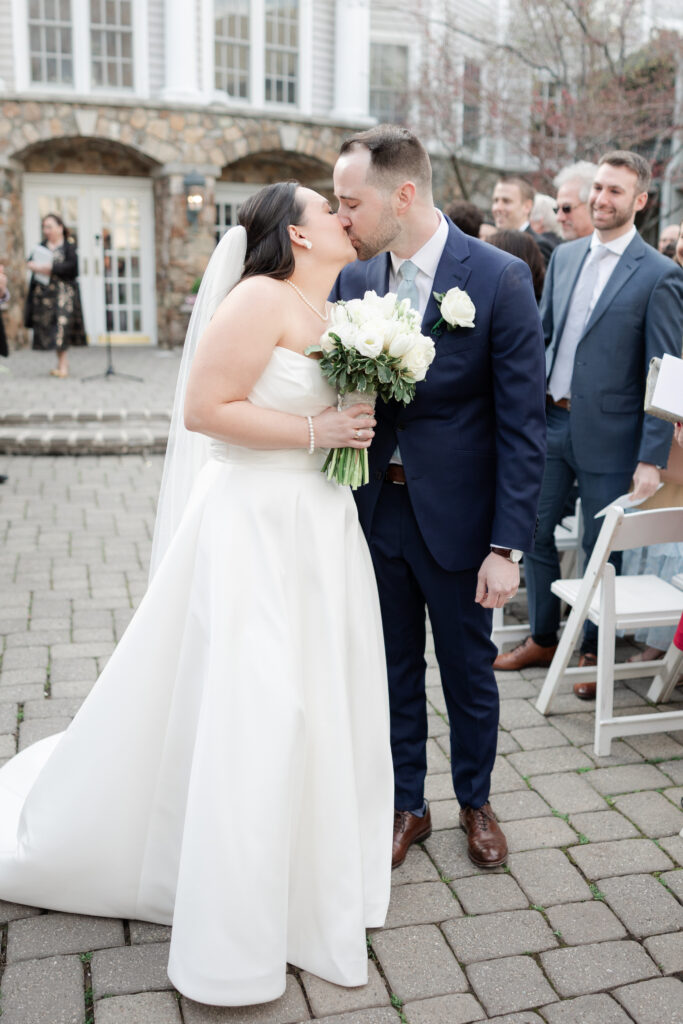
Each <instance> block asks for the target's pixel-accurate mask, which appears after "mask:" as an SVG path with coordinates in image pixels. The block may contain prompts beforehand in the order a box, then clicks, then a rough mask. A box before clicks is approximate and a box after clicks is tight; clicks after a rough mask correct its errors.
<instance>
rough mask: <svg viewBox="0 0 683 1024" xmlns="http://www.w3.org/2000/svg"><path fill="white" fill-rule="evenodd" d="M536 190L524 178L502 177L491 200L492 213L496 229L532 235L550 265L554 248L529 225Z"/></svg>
mask: <svg viewBox="0 0 683 1024" xmlns="http://www.w3.org/2000/svg"><path fill="white" fill-rule="evenodd" d="M535 198H536V190H535V189H534V187H533V185H530V184H529V182H528V181H525V180H524V178H518V177H514V176H510V177H501V178H499V179H498V181H497V182H496V185H495V188H494V189H493V198H492V200H491V213H492V214H493V220H494V223H495V225H496V228H497V229H498V230H499V231H501V230H507V229H512V230H513V231H526V232H527V234H529V235H531V237H532V238H533V240H534V241H535V242H536V244H537V245H538V248H539V249H540V250H541V254H542V255H543V261H544V263H545V264H546V266H547V265H548V260H549V259H550V257H551V255H552V252H553V249H554V246H553V245H551V244H550V243H549V242H548V240H547V239H546V238H542V237H541V236H540V235H537V234H536V232H535V231H534V230H533V228H532V227H531V224H530V223H529V218H530V216H531V209H532V207H533V205H534V199H535Z"/></svg>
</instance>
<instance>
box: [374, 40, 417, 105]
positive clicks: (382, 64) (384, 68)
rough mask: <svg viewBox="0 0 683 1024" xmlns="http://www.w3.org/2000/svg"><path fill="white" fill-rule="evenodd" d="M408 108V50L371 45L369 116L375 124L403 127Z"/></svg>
mask: <svg viewBox="0 0 683 1024" xmlns="http://www.w3.org/2000/svg"><path fill="white" fill-rule="evenodd" d="M407 107H408V47H407V46H398V45H395V44H391V43H372V44H371V47H370V113H371V114H372V116H373V117H376V118H377V120H378V121H381V122H389V123H391V124H403V123H404V122H405V120H406V116H407Z"/></svg>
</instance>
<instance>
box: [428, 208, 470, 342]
mask: <svg viewBox="0 0 683 1024" xmlns="http://www.w3.org/2000/svg"><path fill="white" fill-rule="evenodd" d="M446 222H447V224H448V238H447V239H446V244H445V246H444V248H443V252H442V253H441V259H440V260H439V265H438V267H437V268H436V274H435V275H434V284H433V285H432V291H431V294H430V296H429V302H428V303H427V308H426V309H425V312H424V316H423V317H422V332H423V334H429V332H430V331H431V329H432V327H433V326H434V324H435V323H436V322H437V320H438V319H439V317H440V315H441V314H440V313H439V307H438V305H437V302H436V299H435V298H434V292H438V293H439V294H440V293H441V292H447V291H448V289H449V288H462V289H463V291H464V290H465V286H466V284H467V282H468V280H469V278H470V274H471V273H472V271H471V270H470V268H469V267H466V266H464V265H463V261H464V260H468V259H469V256H470V247H469V245H468V242H467V236H466V235H464V234H463V233H462V232H461V231H459V230H458V229H457V228H456V226H455V225H454V224H453V223H452V222H451V221H450V220H449V219H448V217H446Z"/></svg>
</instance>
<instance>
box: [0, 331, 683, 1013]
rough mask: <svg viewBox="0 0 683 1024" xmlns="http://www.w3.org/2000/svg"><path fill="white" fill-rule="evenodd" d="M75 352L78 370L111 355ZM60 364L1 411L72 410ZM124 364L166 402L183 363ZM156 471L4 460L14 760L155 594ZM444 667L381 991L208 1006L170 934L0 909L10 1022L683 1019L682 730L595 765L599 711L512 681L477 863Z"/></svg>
mask: <svg viewBox="0 0 683 1024" xmlns="http://www.w3.org/2000/svg"><path fill="white" fill-rule="evenodd" d="M78 356H79V357H80V362H79V368H80V369H83V371H84V372H96V369H97V365H96V364H97V362H98V360H99V362H101V361H102V355H101V353H99V352H87V353H82V354H81V353H79V354H78ZM48 358H49V357H48ZM45 359H46V357H44V356H42V357H41V355H40V354H35V355H34V354H32V353H20V354H19V358H17V357H13V358H12V359H10V361H9V366H10V368H11V369H12V373H11V374H7V373H5V374H0V405H1V406H2V408H3V409H8V408H13V409H16V408H18V407H19V406H20V405H21V403H22V402H24V403H25V402H26V401H27V396H28V395H29V393H32V394H33V396H34V398H35V400H36V405H37V404H38V402H39V403H41V405H42V409H43V410H48V411H53V412H68V411H70V412H71V413H73V412H74V410H75V411H77V410H78V407H79V406H78V402H79V401H82V395H81V394H80V393H79V390H78V388H77V386H76V382H75V381H74V382H71V381H67V382H62V381H53V380H49V381H48V380H46V379H44V377H45V373H46V370H47V363H46V362H45ZM116 360H117V364H118V365H120V367H121V369H122V370H127V371H128V372H131V373H135V372H136V370H137V369H141V368H143V367H144V368H145V369H146V370H147V371H150V369H151V368H154V367H156V366H163V367H164V369H163V371H160V372H159V376H158V378H155V383H154V389H155V390H154V403H155V406H156V407H159V408H163V407H167V406H168V404H169V403H170V395H171V393H172V389H173V376H174V374H173V372H171V371H170V370H169V372H168V373H167V372H166V369H165V367H166V365H168V366H169V367H171V366H177V358H176V357H167V358H166V359H164V357H161V356H160V355H159V354H158V353H155V352H149V351H148V352H143V353H140V352H121V353H119V352H117V353H116ZM91 367H92V369H90V368H91ZM64 385H66V386H67V388H68V390H61V391H60V390H58V389H60V388H63V387H64ZM107 389H109V390H107ZM144 402H145V398H144V392H143V391H142V390H141V388H140V386H138V385H135V384H133V385H130V386H126V385H125V384H124V382H123V381H113V380H111V381H104V382H100V383H98V384H96V385H95V386H94V387H92V388H90V390H89V391H88V403H89V406H88V407H89V409H91V410H93V409H94V410H97V408H101V409H104V408H112V407H114V406H116V407H117V408H122V409H125V410H126V411H127V412H129V413H134V412H135V411H136V410H137V409H139V408H143V407H147V406H145V405H144ZM42 428H44V429H48V428H49V424H48V422H47V420H46V421H45V422H44V423H43V424H42V427H41V429H42ZM5 450H6V449H5ZM161 462H162V459H161V456H160V455H158V454H152V455H146V454H145V453H144V452H143V453H142V454H132V455H123V456H120V455H102V456H92V455H86V456H83V457H75V456H36V457H30V456H23V455H22V456H6V455H0V473H8V474H9V481H8V482H7V483H6V484H4V485H2V487H1V488H0V536H1V538H2V545H1V547H0V615H1V622H2V626H1V627H0V632H1V633H2V637H3V638H2V647H1V648H0V652H1V654H2V662H1V668H0V759H2V760H4V759H7V758H8V757H10V756H11V755H12V754H13V753H14V752H15V751H16V750H17V749H21V748H23V747H24V746H26V745H27V744H28V743H32V742H34V741H35V740H37V739H39V738H40V737H42V736H46V735H49V734H50V733H53V732H55V731H59V730H61V729H63V728H64V727H65V726H66V725H67V724H68V722H69V721H70V719H71V718H72V717H73V715H74V713H75V711H76V710H77V708H78V706H79V704H80V702H81V701H82V700H83V698H84V697H85V696H86V695H87V693H88V692H89V690H90V689H91V687H92V685H93V683H94V681H95V679H96V677H97V674H98V672H99V671H100V670H101V668H102V666H103V664H104V663H105V661H106V659H107V657H108V655H109V654H110V652H111V650H112V648H113V646H114V644H115V643H116V640H117V638H118V637H119V636H120V635H121V632H122V630H123V629H124V628H125V625H126V623H127V622H128V620H129V618H130V616H131V614H132V611H133V609H134V607H135V605H136V603H137V602H138V600H139V599H140V596H141V594H142V593H143V591H144V588H145V581H146V568H147V559H148V556H149V546H150V538H151V530H152V524H153V517H154V504H155V499H156V494H157V490H158V485H159V478H160V471H161ZM516 609H517V610H518V611H519V612H520V614H523V605H522V603H521V602H518V603H517V605H516ZM626 653H627V642H622V643H621V644H620V654H621V656H622V657H623V656H625V654H626ZM428 661H429V672H428V683H429V689H428V698H429V701H430V710H431V713H430V716H429V723H430V735H431V737H432V738H431V741H430V749H429V778H428V793H427V795H428V796H429V798H430V800H431V806H432V813H433V817H434V821H435V830H434V833H433V835H432V837H431V838H430V839H429V840H428V841H427V842H426V843H425V844H424V847H417V848H414V849H413V850H411V852H410V853H409V855H408V858H407V860H406V862H405V864H404V865H403V866H402V867H401V868H400V869H399V870H398V871H395V872H394V875H393V883H394V888H393V897H392V903H391V908H390V912H389V918H388V922H387V927H385V928H384V929H381V930H376V931H374V932H373V933H372V934H371V935H370V936H369V939H368V952H369V957H370V960H371V963H370V981H369V984H368V985H367V986H365V987H364V988H359V989H351V990H349V989H340V988H337V987H335V986H333V985H330V984H328V983H326V982H323V981H321V980H320V979H318V978H315V977H313V976H311V975H308V974H306V973H304V972H299V971H295V970H293V971H292V973H291V974H290V975H289V977H288V985H287V991H286V993H285V995H284V996H283V997H282V999H280V1000H279V1001H278V1002H277V1003H272V1004H267V1005H264V1006H260V1007H251V1008H247V1009H216V1008H210V1007H205V1006H201V1005H199V1004H196V1003H193V1002H191V1001H190V1000H187V999H185V998H183V997H179V996H178V995H177V993H175V992H174V991H173V989H172V987H171V985H170V982H169V981H168V979H167V977H166V970H165V965H166V957H167V948H168V941H169V929H167V928H162V927H158V926H155V925H150V924H145V923H141V922H135V921H113V920H104V919H95V918H87V917H83V916H80V915H68V914H57V913H45V912H41V911H39V910H36V909H34V908H29V907H20V906H16V905H14V904H7V903H5V904H3V903H0V927H1V928H2V945H1V947H0V950H1V954H2V967H3V974H2V977H1V978H0V986H1V991H2V1000H1V1003H0V1005H1V1007H2V1024H86V1022H87V1024H209V1022H211V1024H228V1022H230V1024H242V1022H244V1024H247V1022H249V1024H298V1022H303V1021H309V1020H317V1021H319V1022H325V1024H397V1022H399V1021H407V1022H409V1024H465V1022H469V1021H484V1020H492V1021H497V1022H498V1024H543V1022H546V1024H622V1022H629V1021H633V1022H637V1024H683V983H682V979H683V929H682V928H681V925H682V924H683V908H682V905H681V900H682V899H683V839H681V838H680V837H679V835H678V833H679V830H680V828H681V826H682V825H683V812H682V811H681V797H682V796H683V733H673V734H671V735H658V736H652V737H650V736H645V737H643V736H641V737H633V738H632V739H630V740H620V741H617V742H615V743H614V744H613V748H612V754H611V756H610V757H609V758H597V757H595V756H594V754H593V751H592V725H593V713H592V710H591V708H590V706H589V705H586V704H585V703H582V702H581V701H579V700H577V699H576V698H574V696H573V695H572V694H570V693H566V694H562V695H561V696H560V697H559V699H558V701H557V706H556V710H555V713H553V714H552V715H550V716H549V717H548V718H544V717H542V716H540V715H538V713H537V712H536V711H535V708H534V700H535V697H536V695H537V693H538V691H539V689H540V685H541V682H542V678H543V673H542V672H540V671H538V670H530V671H528V672H522V673H519V674H510V673H505V674H501V676H500V680H499V682H500V695H501V730H500V744H499V758H498V762H497V766H496V770H495V773H494V778H493V796H492V804H493V806H494V809H495V810H496V812H497V814H498V815H499V817H500V819H501V821H503V822H504V823H505V824H504V827H505V830H506V833H507V835H508V838H509V841H510V849H511V854H510V859H509V864H508V865H507V866H506V867H505V868H501V869H498V870H495V871H493V872H490V873H482V872H481V871H478V870H477V869H476V868H475V867H474V866H473V865H472V864H471V863H470V861H469V860H468V858H467V855H466V849H465V838H464V835H463V833H462V832H461V830H460V829H459V828H458V827H457V803H456V801H455V799H454V797H453V791H452V787H451V784H450V777H449V772H448V768H449V760H448V758H449V750H448V737H447V724H446V721H445V716H444V703H443V697H442V694H441V691H440V688H439V683H438V671H437V668H436V662H435V660H434V655H433V652H432V651H430V652H428ZM646 688H647V687H646V685H643V684H642V683H641V682H639V681H637V680H636V681H631V682H629V683H628V684H618V700H617V701H616V703H617V704H618V713H619V714H628V713H629V712H630V711H632V710H633V709H638V710H641V709H642V708H643V706H644V705H645V698H644V693H645V690H646ZM681 701H683V691H677V692H676V698H675V702H676V705H677V706H680V704H681ZM653 713H654V714H656V713H657V711H656V710H655V709H653ZM84 814H87V808H84ZM217 912H218V911H217Z"/></svg>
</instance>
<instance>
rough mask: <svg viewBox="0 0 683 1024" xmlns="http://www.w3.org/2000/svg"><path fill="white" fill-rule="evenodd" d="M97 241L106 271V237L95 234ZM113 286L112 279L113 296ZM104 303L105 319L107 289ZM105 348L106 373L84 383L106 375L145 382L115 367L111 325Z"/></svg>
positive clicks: (94, 376)
mask: <svg viewBox="0 0 683 1024" xmlns="http://www.w3.org/2000/svg"><path fill="white" fill-rule="evenodd" d="M95 241H96V242H97V243H98V245H99V246H100V250H101V253H102V270H103V271H104V270H105V269H106V264H105V262H104V239H103V238H102V236H101V235H95ZM105 278H106V273H105ZM113 287H114V281H113V279H112V296H113ZM104 304H105V311H104V315H105V319H106V315H107V310H106V305H107V293H106V290H105V293H104ZM105 350H106V353H107V368H106V370H105V371H104V373H95V374H92V375H91V376H90V377H82V378H81V383H82V384H87V383H88V381H91V380H99V378H100V377H104V379H105V380H109V378H110V377H122V378H123V379H124V380H136V381H138V382H139V383H141V384H142V383H144V381H143V378H142V377H134V376H133V374H132V373H119V372H118V371H117V370H115V369H114V359H113V356H112V348H111V330H110V328H109V327H107V331H106V334H105Z"/></svg>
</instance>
